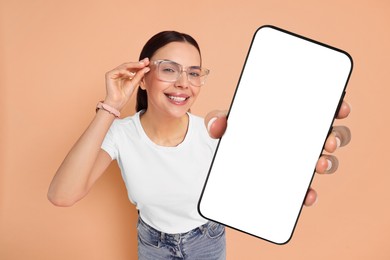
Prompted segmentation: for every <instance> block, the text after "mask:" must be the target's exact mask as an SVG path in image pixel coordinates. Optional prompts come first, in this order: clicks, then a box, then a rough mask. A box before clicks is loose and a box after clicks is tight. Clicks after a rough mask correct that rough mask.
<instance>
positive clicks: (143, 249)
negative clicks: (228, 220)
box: [137, 217, 226, 260]
mask: <svg viewBox="0 0 390 260" xmlns="http://www.w3.org/2000/svg"><path fill="white" fill-rule="evenodd" d="M137 229H138V259H139V260H158V259H161V260H163V259H164V260H165V259H172V260H179V259H184V260H192V259H196V260H225V259H226V239H225V227H224V226H223V225H220V224H218V223H215V222H211V221H210V222H207V223H206V224H204V225H202V226H200V227H197V228H195V229H193V230H191V231H189V232H187V233H182V234H167V233H163V232H160V231H158V230H156V229H154V228H152V227H151V226H149V225H148V224H146V223H145V222H144V221H143V220H142V219H141V218H140V217H139V218H138V224H137Z"/></svg>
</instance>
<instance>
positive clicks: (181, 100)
mask: <svg viewBox="0 0 390 260" xmlns="http://www.w3.org/2000/svg"><path fill="white" fill-rule="evenodd" d="M167 97H168V98H169V99H171V100H173V101H176V102H183V101H185V100H186V99H187V98H185V97H176V96H167Z"/></svg>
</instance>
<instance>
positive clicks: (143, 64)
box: [48, 31, 350, 259]
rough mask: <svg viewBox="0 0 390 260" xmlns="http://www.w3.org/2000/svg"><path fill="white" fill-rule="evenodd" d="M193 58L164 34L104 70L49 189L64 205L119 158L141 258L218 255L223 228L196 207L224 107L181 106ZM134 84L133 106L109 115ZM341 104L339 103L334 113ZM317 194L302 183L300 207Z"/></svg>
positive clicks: (185, 43) (324, 160)
mask: <svg viewBox="0 0 390 260" xmlns="http://www.w3.org/2000/svg"><path fill="white" fill-rule="evenodd" d="M201 64H202V60H201V54H200V49H199V46H198V44H197V42H196V41H195V40H194V39H193V38H192V37H191V36H189V35H187V34H183V33H178V32H174V31H165V32H161V33H158V34H156V35H155V36H153V37H152V38H151V39H150V40H149V41H148V42H147V43H146V44H145V46H144V48H143V50H142V52H141V55H140V62H130V63H124V64H122V65H120V66H118V67H117V68H115V69H113V70H112V71H110V72H108V73H106V98H105V100H104V101H103V102H102V103H99V104H98V109H97V113H96V115H95V117H94V119H93V120H92V122H91V124H90V125H89V126H88V128H87V129H86V131H85V132H84V133H83V134H82V136H81V137H80V138H79V140H78V141H77V142H76V144H75V145H74V146H73V148H72V149H71V150H70V152H69V154H68V155H67V156H66V158H65V160H64V161H63V163H62V164H61V166H60V168H59V169H58V171H57V173H56V175H55V176H54V178H53V181H52V183H51V185H50V188H49V192H48V197H49V200H50V201H51V202H52V203H53V204H55V205H57V206H71V205H73V204H74V203H75V202H77V201H78V200H80V199H81V198H83V197H84V196H85V195H86V194H87V193H88V191H89V190H90V188H91V187H92V185H93V184H94V183H95V181H96V180H97V179H98V178H99V177H100V176H101V175H102V173H103V172H104V171H105V169H106V168H107V167H108V165H109V164H110V163H111V161H112V160H117V161H118V164H119V166H120V169H121V171H122V175H123V178H124V181H125V184H126V187H127V190H128V194H129V198H130V200H131V201H132V202H133V203H134V204H135V205H136V206H137V209H138V210H139V220H138V255H139V259H225V255H226V251H225V231H224V227H223V226H221V225H219V224H217V223H213V222H208V221H207V220H205V219H203V218H202V217H201V216H200V215H199V214H198V212H197V206H196V205H197V202H198V199H199V196H200V192H201V190H202V187H203V184H204V180H205V178H206V174H207V172H208V167H209V165H210V162H211V159H212V156H213V153H214V148H215V145H216V140H215V139H213V138H219V137H220V136H221V135H222V134H223V132H224V130H225V129H226V114H225V113H224V112H220V111H213V112H211V113H209V115H208V116H207V117H206V119H205V120H203V119H201V118H200V117H197V116H194V115H192V114H191V113H189V111H190V108H191V106H192V104H193V103H194V102H195V100H196V98H197V96H198V94H199V91H200V89H201V86H202V85H203V84H204V81H205V78H206V77H207V75H208V73H209V71H208V70H207V69H205V68H202V67H201ZM137 86H139V89H138V93H137V113H136V114H135V115H133V116H131V117H127V118H125V119H121V120H115V121H114V119H115V118H116V117H119V114H120V113H119V111H120V110H121V109H122V108H123V107H124V106H125V104H126V103H127V102H128V100H129V99H130V97H131V95H132V93H133V92H134V89H135V88H136V87H137ZM349 111H350V109H349V106H348V105H347V104H346V103H344V104H343V106H342V107H341V109H340V113H339V118H344V117H346V116H347V115H348V114H349ZM340 129H344V130H345V129H346V128H335V133H333V134H331V135H330V136H329V138H328V140H327V142H326V146H325V148H326V151H328V152H333V151H334V150H335V149H336V147H337V146H340V144H341V145H344V144H346V142H348V141H346V140H347V139H348V138H343V135H342V134H341V133H342V132H340V131H339V130H340ZM346 132H347V133H348V130H347V131H346ZM336 136H337V138H336ZM211 137H213V138H211ZM347 137H348V136H347ZM336 168H337V159H336V158H335V157H334V156H331V155H326V156H325V155H324V156H322V157H321V158H320V159H319V160H318V163H317V168H316V170H317V172H319V173H326V172H328V173H331V172H334V171H335V170H336ZM315 200H316V193H315V191H314V190H310V191H309V192H308V195H307V197H306V202H305V204H306V205H311V204H313V203H314V202H315Z"/></svg>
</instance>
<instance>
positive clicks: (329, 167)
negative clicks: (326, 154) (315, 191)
mask: <svg viewBox="0 0 390 260" xmlns="http://www.w3.org/2000/svg"><path fill="white" fill-rule="evenodd" d="M326 161H327V162H328V167H327V168H326V170H327V171H329V170H330V169H331V168H332V166H333V164H332V161H331V160H328V159H326Z"/></svg>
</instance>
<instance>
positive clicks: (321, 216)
mask: <svg viewBox="0 0 390 260" xmlns="http://www.w3.org/2000/svg"><path fill="white" fill-rule="evenodd" d="M314 2H315V3H314ZM318 2H320V1H309V0H308V1H304V0H297V1H261V0H258V1H226V0H217V1H202V0H200V1H199V0H198V1H174V0H172V1H152V0H149V1H130V0H93V1H92V0H87V1H59V0H54V1H49V0H47V1H44V0H24V1H22V0H8V1H7V0H2V1H1V2H0V12H1V13H0V19H1V20H0V26H1V27H0V57H1V58H0V86H1V92H0V105H1V109H0V116H1V128H0V131H1V132H0V138H1V140H0V143H1V157H0V160H1V161H0V167H1V168H0V174H1V175H0V207H1V208H0V210H1V211H0V259H5V260H14V259H39V260H41V259H56V260H65V259H67V260H68V259H72V260H81V259H94V260H112V259H136V230H135V223H136V217H137V214H136V210H135V208H134V206H132V205H131V204H130V203H129V202H128V200H127V194H126V191H125V188H124V184H123V183H122V180H121V177H120V174H119V171H118V168H117V166H116V165H115V164H113V165H112V166H111V167H110V168H109V170H108V171H107V173H105V175H104V176H103V177H102V178H101V179H100V180H99V181H98V182H97V184H96V185H95V187H94V188H93V190H92V191H91V193H90V194H89V195H88V196H87V197H86V198H85V199H84V200H82V201H81V202H79V203H78V204H77V205H75V206H74V207H71V208H56V207H54V206H52V205H51V204H50V203H49V202H48V201H47V199H46V192H47V188H48V185H49V182H50V180H51V178H52V176H53V174H54V173H55V171H56V169H57V167H58V166H59V164H60V163H61V161H62V159H63V158H64V156H65V155H66V153H67V151H68V150H69V149H70V147H71V146H72V144H73V143H74V142H75V140H76V139H77V137H78V136H79V135H80V134H81V132H82V131H83V130H84V129H85V128H86V126H87V124H88V123H89V121H90V120H91V118H92V117H93V114H94V107H95V105H96V103H97V101H98V100H100V99H102V98H103V97H104V94H105V89H104V73H105V72H106V71H107V70H110V69H111V68H113V67H115V66H116V65H118V64H120V63H122V62H125V61H134V60H137V58H138V54H139V52H140V50H141V48H142V46H143V44H144V43H145V41H146V40H147V39H148V38H149V37H150V36H152V35H153V34H155V33H157V32H159V31H161V30H166V29H174V30H178V31H183V32H187V33H189V34H191V35H193V36H194V37H195V38H196V39H197V40H198V41H199V43H200V45H201V47H202V50H203V60H204V65H205V66H206V67H208V68H210V69H211V71H212V74H211V76H210V78H209V80H208V83H207V85H206V86H205V87H204V88H203V89H202V93H201V96H200V97H199V100H198V103H197V104H196V106H195V107H194V108H193V112H194V113H196V114H199V115H205V113H206V112H207V111H209V110H211V109H215V108H227V107H228V105H229V104H230V99H231V96H232V94H233V91H234V89H235V87H236V84H237V80H238V76H239V74H240V71H241V68H242V65H243V62H244V59H245V56H246V53H247V50H248V47H249V43H250V40H251V38H252V35H253V33H254V31H255V30H256V29H257V27H259V26H261V25H264V24H273V25H276V26H279V27H282V28H285V29H287V30H291V31H294V32H296V33H299V34H303V35H305V36H308V37H311V38H314V39H316V40H319V41H323V42H325V43H328V44H330V45H333V46H336V47H339V48H341V49H344V50H346V51H348V52H349V53H350V54H351V55H352V56H353V58H354V62H355V67H354V71H353V74H352V78H351V81H350V84H349V87H348V93H347V96H346V100H348V101H349V102H350V103H351V104H352V106H353V107H352V114H351V116H350V117H349V118H348V119H346V120H344V123H345V124H347V125H348V126H349V127H350V128H351V129H352V133H353V140H352V143H351V144H350V145H349V146H348V147H347V148H344V149H342V150H339V151H337V153H336V154H337V156H338V157H339V159H340V161H341V165H340V168H339V170H338V172H337V174H335V175H334V176H317V177H316V178H315V180H314V184H313V186H314V187H315V188H316V189H317V190H318V192H319V195H320V197H319V201H318V203H317V204H316V205H315V206H314V207H312V208H305V209H304V211H303V213H302V216H301V218H300V221H299V223H298V227H297V229H296V232H295V234H294V237H293V239H292V241H291V242H290V243H289V244H287V245H285V246H277V245H273V244H270V243H267V242H265V241H262V240H260V239H257V238H254V237H251V236H248V235H245V234H242V233H240V232H237V231H234V230H230V229H229V230H228V231H227V233H228V234H227V242H228V248H227V250H228V259H275V260H276V259H317V260H320V259H327V260H328V259H377V260H385V259H390V248H389V245H390V244H389V243H390V242H389V241H390V221H389V219H390V208H389V199H390V194H389V192H388V185H389V184H390V183H389V181H390V174H389V173H390V172H389V162H388V160H389V159H388V157H389V155H390V151H389V145H390V143H389V137H388V133H389V130H390V120H389V115H388V112H389V102H388V99H389V94H390V90H389V89H390V88H389V83H390V79H389V65H388V64H389V58H390V55H389V54H390V51H389V46H390V27H389V26H390V15H389V13H390V4H389V1H387V0H371V1H360V0H351V1H342V0H330V1H329V0H328V1H321V3H318ZM133 107H134V102H132V103H131V104H129V105H128V106H127V108H126V110H125V111H124V112H123V113H124V114H126V115H129V114H131V113H133V111H134V110H133ZM302 116H304V115H302ZM339 123H340V122H337V123H336V124H339ZM231 206H232V207H236V208H237V210H239V205H231Z"/></svg>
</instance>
